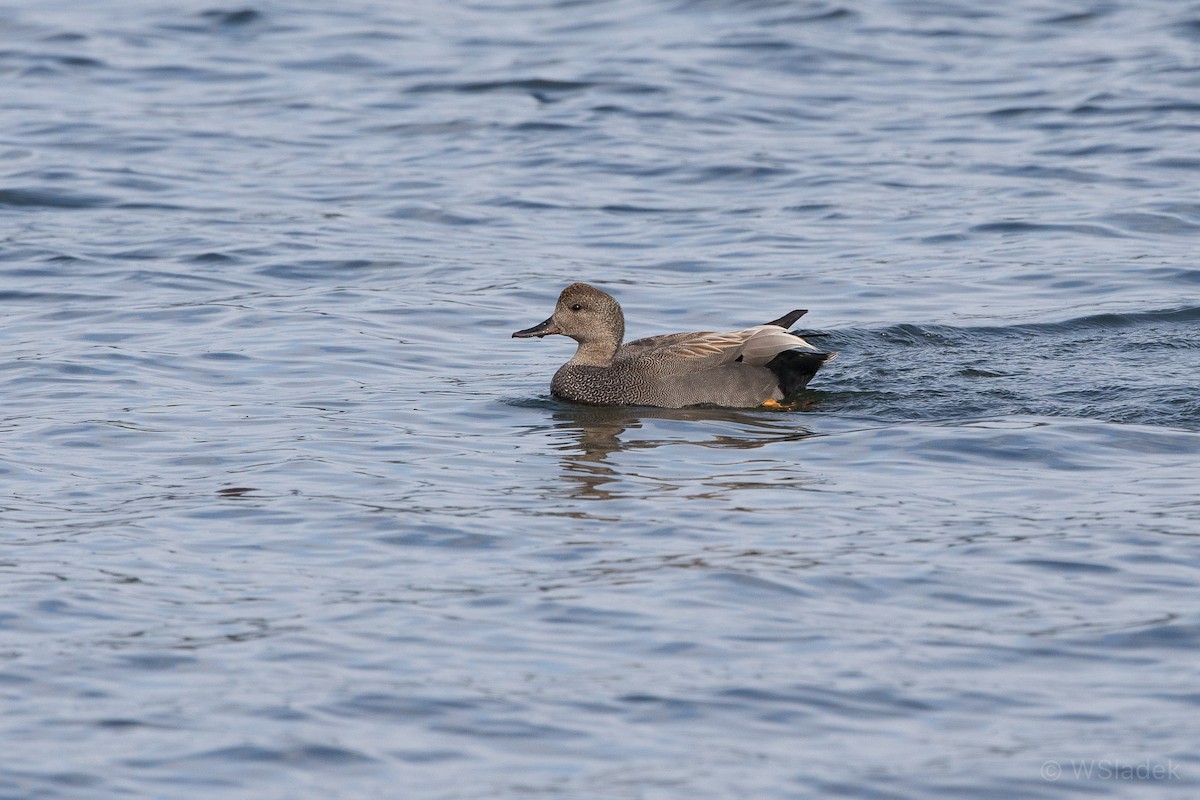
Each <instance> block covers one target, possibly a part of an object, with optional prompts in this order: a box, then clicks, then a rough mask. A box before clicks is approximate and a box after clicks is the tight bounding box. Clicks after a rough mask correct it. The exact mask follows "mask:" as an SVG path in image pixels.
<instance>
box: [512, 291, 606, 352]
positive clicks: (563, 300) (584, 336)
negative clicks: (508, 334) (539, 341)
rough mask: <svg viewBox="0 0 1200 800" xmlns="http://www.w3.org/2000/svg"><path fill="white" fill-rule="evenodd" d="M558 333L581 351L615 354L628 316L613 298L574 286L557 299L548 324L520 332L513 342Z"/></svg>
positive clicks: (546, 322) (539, 324) (541, 324)
mask: <svg viewBox="0 0 1200 800" xmlns="http://www.w3.org/2000/svg"><path fill="white" fill-rule="evenodd" d="M555 333H561V334H562V335H563V336H570V337H571V338H572V339H574V340H575V341H577V342H579V347H580V350H581V351H582V350H583V349H584V348H589V349H592V348H595V349H596V350H597V352H598V351H599V350H601V349H604V350H611V351H612V352H615V351H616V349H617V348H618V347H619V346H620V344H621V339H622V338H624V336H625V315H624V314H622V313H621V306H620V305H619V304H618V303H617V301H616V300H615V299H614V298H613V296H612V295H610V294H608V293H607V292H602V291H600V290H599V289H597V288H596V287H595V286H589V285H588V284H586V283H572V284H571V285H570V286H568V287H567V288H565V289H563V290H562V294H560V295H559V296H558V304H557V305H556V306H555V307H554V313H553V314H552V315H551V316H550V318H549V319H548V320H546V321H545V322H541V323H538V324H537V325H534V326H533V327H532V328H526V329H525V330H523V331H517V332H516V333H514V334H513V338H516V339H528V338H530V337H533V336H538V337H541V336H550V335H551V334H555ZM609 357H611V352H610V354H609Z"/></svg>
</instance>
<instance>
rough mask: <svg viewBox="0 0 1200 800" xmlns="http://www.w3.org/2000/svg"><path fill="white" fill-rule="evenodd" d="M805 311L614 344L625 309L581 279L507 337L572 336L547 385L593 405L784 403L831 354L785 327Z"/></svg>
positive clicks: (620, 335) (749, 405)
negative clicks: (733, 327) (545, 312)
mask: <svg viewBox="0 0 1200 800" xmlns="http://www.w3.org/2000/svg"><path fill="white" fill-rule="evenodd" d="M804 313H805V312H804V311H793V312H791V313H789V314H784V315H783V316H782V317H780V318H779V319H777V320H774V321H773V322H768V323H766V324H765V325H756V326H754V327H753V328H744V329H742V330H739V331H729V332H726V333H708V332H702V331H700V332H696V333H669V334H666V335H664V336H651V337H649V338H647V339H638V340H636V341H632V342H629V343H628V344H621V339H622V338H624V336H625V315H624V314H622V313H621V306H620V304H618V303H617V301H616V300H615V299H613V297H612V296H611V295H609V294H607V293H605V292H602V291H600V290H599V289H597V288H596V287H594V286H589V285H588V284H586V283H573V284H571V285H570V286H568V287H567V288H566V289H563V291H562V294H560V295H559V296H558V304H557V305H556V306H555V307H554V314H553V315H552V316H551V317H550V319H548V320H546V321H545V322H542V323H540V324H538V325H534V326H533V327H532V328H526V329H525V330H523V331H517V332H516V333H514V334H513V337H514V338H521V339H525V338H529V337H532V336H537V337H539V338H540V337H542V336H549V335H551V334H554V333H561V334H563V335H565V336H570V337H571V338H572V339H574V340H575V341H577V342H579V349H578V350H576V351H575V355H574V357H572V358H571V360H570V361H568V362H567V363H566V364H563V365H562V366H561V367H559V369H558V372H556V373H554V380H553V381H551V382H550V391H551V392H552V393H553V394H554V395H555V396H557V397H561V398H562V399H564V400H571V401H574V402H576V403H589V404H591V405H601V406H620V405H637V406H659V407H661V408H683V407H684V406H695V405H714V406H725V407H729V408H754V407H758V406H767V407H770V408H787V407H788V405H787V404H789V403H790V402H792V401H794V399H795V396H796V395H797V394H798V393H799V392H800V390H802V389H803V388H804V387H805V386H807V385H808V382H809V381H810V380H812V377H813V376H814V375H816V374H817V370H818V369H820V368H821V365H822V364H824V363H825V362H826V361H828V360H829V359H831V358H833V357H834V356H835V354H834V353H818V352H816V348H815V347H813V346H812V345H811V344H809V343H808V342H806V341H804V339H802V338H801V337H800V336H799V335H798V334H795V333H790V332H789V331H788V330H787V329H788V328H789V327H791V325H792V323H793V322H795V321H796V320H798V319H799V318H800V317H801V316H802V315H803V314H804Z"/></svg>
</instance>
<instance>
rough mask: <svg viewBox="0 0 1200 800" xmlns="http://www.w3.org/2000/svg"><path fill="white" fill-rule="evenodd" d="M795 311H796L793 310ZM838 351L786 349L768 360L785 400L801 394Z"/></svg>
mask: <svg viewBox="0 0 1200 800" xmlns="http://www.w3.org/2000/svg"><path fill="white" fill-rule="evenodd" d="M792 313H795V312H792ZM836 357H837V353H814V352H812V351H810V350H784V351H783V352H782V353H780V354H779V355H777V356H775V357H774V358H772V359H771V360H770V361H769V362H767V369H769V370H771V372H774V373H775V377H777V378H779V389H780V391H782V392H783V397H784V399H785V400H787V399H789V398H791V397H792V396H794V395H797V394H799V393H800V392H801V391H802V390H803V389H804V387H805V386H808V382H809V381H811V380H812V379H813V376H814V375H816V374H817V370H819V369H820V368H821V366H822V365H823V364H824V363H825V362H826V361H829V360H831V359H834V358H836Z"/></svg>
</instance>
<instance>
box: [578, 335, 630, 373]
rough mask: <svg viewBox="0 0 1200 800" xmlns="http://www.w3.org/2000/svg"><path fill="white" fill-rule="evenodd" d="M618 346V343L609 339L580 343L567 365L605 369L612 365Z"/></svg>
mask: <svg viewBox="0 0 1200 800" xmlns="http://www.w3.org/2000/svg"><path fill="white" fill-rule="evenodd" d="M619 346H620V342H616V341H613V340H611V339H607V340H604V341H599V340H593V341H587V342H580V343H579V349H578V350H576V351H575V355H574V357H572V358H571V361H570V362H569V363H571V364H578V365H579V366H583V367H607V366H608V365H609V364H612V360H613V356H615V355H616V354H617V348H618V347H619Z"/></svg>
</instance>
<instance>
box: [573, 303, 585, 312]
mask: <svg viewBox="0 0 1200 800" xmlns="http://www.w3.org/2000/svg"><path fill="white" fill-rule="evenodd" d="M571 310H572V311H583V306H581V305H580V304H579V303H576V304H574V305H573V306H571Z"/></svg>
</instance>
